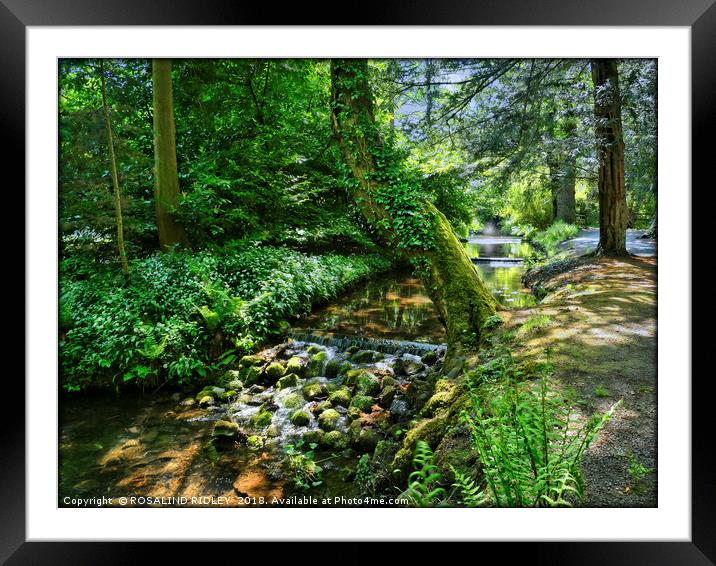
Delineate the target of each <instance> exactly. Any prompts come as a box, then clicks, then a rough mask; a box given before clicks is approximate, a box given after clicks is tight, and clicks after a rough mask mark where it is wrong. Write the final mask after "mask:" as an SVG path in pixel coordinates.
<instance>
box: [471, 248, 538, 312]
mask: <svg viewBox="0 0 716 566" xmlns="http://www.w3.org/2000/svg"><path fill="white" fill-rule="evenodd" d="M465 248H466V249H467V253H468V255H469V256H470V257H474V258H482V259H483V261H479V262H475V268H476V269H477V272H478V274H479V275H480V278H481V279H482V280H483V282H484V283H485V285H487V287H488V288H489V289H490V291H492V294H493V295H494V296H495V298H497V300H499V301H500V302H501V303H502V304H503V305H504V306H506V307H513V308H519V307H527V306H531V305H534V304H535V298H534V296H533V295H532V294H531V293H530V292H529V289H526V288H525V287H524V286H523V285H522V274H523V273H524V270H525V268H524V265H523V264H522V263H521V262H515V261H514V259H516V258H527V257H529V256H530V255H531V254H532V253H533V248H532V246H530V244H529V243H527V242H525V241H523V240H522V239H521V238H513V237H500V236H484V237H479V238H471V239H470V240H469V241H468V242H467V243H466V244H465ZM486 258H490V260H488V261H485V260H486ZM499 258H510V259H511V261H503V262H501V261H500V260H499Z"/></svg>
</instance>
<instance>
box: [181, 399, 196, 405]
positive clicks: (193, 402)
mask: <svg viewBox="0 0 716 566" xmlns="http://www.w3.org/2000/svg"><path fill="white" fill-rule="evenodd" d="M179 404H180V405H181V406H182V407H193V406H194V405H196V399H194V398H193V397H187V398H186V399H184V400H183V401H182V402H181V403H179Z"/></svg>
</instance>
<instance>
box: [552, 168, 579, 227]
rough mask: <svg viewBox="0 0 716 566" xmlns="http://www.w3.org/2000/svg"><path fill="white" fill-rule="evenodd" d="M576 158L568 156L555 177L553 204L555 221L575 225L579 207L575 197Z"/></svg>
mask: <svg viewBox="0 0 716 566" xmlns="http://www.w3.org/2000/svg"><path fill="white" fill-rule="evenodd" d="M576 161H577V160H576V158H575V157H574V156H572V155H566V156H565V157H564V159H563V160H562V162H561V163H560V166H559V169H558V172H557V174H556V175H555V176H554V177H553V185H552V204H553V208H554V220H555V221H556V220H562V221H564V222H566V223H568V224H574V223H575V222H576V220H577V205H576V200H575V196H574V187H575V183H576Z"/></svg>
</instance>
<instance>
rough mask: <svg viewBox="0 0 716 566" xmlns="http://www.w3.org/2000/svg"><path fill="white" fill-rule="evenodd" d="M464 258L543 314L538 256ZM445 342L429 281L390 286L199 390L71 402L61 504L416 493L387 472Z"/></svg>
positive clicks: (483, 241) (342, 302) (308, 321)
mask: <svg viewBox="0 0 716 566" xmlns="http://www.w3.org/2000/svg"><path fill="white" fill-rule="evenodd" d="M465 245H466V247H467V249H468V252H469V253H470V255H471V256H472V257H473V258H474V262H475V265H476V268H477V270H478V272H479V273H480V276H481V278H482V279H483V281H485V283H486V284H487V285H488V287H489V288H490V289H491V290H492V292H493V293H494V294H495V296H496V297H497V298H498V299H499V300H500V302H501V303H502V304H503V305H505V306H514V307H523V306H529V305H532V304H534V298H533V297H532V295H531V294H529V291H528V290H526V289H525V288H524V287H523V285H522V283H521V277H522V274H523V270H524V267H523V262H522V261H521V259H522V258H524V257H526V256H527V255H529V253H530V252H531V250H530V248H529V245H528V244H527V243H525V242H522V241H520V240H519V239H518V238H508V237H494V236H489V237H482V238H471V239H470V240H469V241H468V242H467V243H466V244H465ZM444 340H445V333H444V329H443V326H442V324H441V322H440V320H439V319H438V317H437V313H436V311H435V309H434V307H433V305H432V303H431V302H430V300H429V298H428V297H427V294H426V292H425V289H424V288H423V287H422V285H421V284H420V282H419V281H418V280H416V279H415V278H413V277H412V276H410V275H408V274H405V273H392V274H389V275H387V276H384V277H381V278H380V280H374V281H371V282H368V283H366V284H363V285H361V286H359V287H358V288H356V289H354V290H353V291H351V292H349V293H348V294H346V295H344V296H342V297H340V298H338V299H337V300H336V301H334V302H333V303H331V304H329V305H326V306H323V307H321V308H318V309H316V310H314V312H312V313H311V314H310V315H308V316H306V317H303V318H302V319H300V320H299V321H297V322H296V323H295V324H294V326H293V329H292V332H291V335H290V336H289V337H288V338H287V339H286V340H285V341H284V342H282V343H280V344H278V345H275V346H272V347H270V348H266V349H264V350H263V351H261V352H258V353H257V354H256V355H253V356H246V357H245V358H243V359H242V360H241V361H240V362H239V363H237V364H236V366H235V367H234V368H232V369H229V370H227V372H226V374H225V375H224V376H223V377H222V378H221V379H218V380H216V383H214V384H213V385H211V386H209V387H206V388H204V389H202V391H166V392H163V391H160V392H159V393H156V394H155V395H152V396H140V395H138V394H130V393H125V394H122V395H121V396H119V397H117V398H108V397H102V396H82V397H72V398H69V397H68V398H63V399H62V402H61V403H60V411H61V412H60V437H59V445H60V453H59V472H60V473H59V505H60V506H67V505H69V506H73V505H74V504H76V503H75V502H74V501H73V498H78V497H82V498H89V497H102V496H104V497H112V498H115V499H114V500H113V501H114V502H119V499H117V498H120V497H127V498H131V497H136V498H141V497H145V498H147V499H134V500H132V499H128V502H129V504H130V505H138V506H141V505H153V504H157V503H159V504H162V505H167V504H168V505H188V506H202V505H211V506H214V505H226V506H237V505H271V504H281V505H292V504H302V505H303V504H305V502H297V501H296V500H295V498H297V497H303V496H305V495H310V496H312V497H316V498H317V502H315V504H321V503H320V502H321V501H322V498H331V499H330V503H329V504H330V505H344V506H352V505H366V504H370V503H366V502H365V500H359V499H358V498H362V497H366V496H367V495H385V496H391V495H392V496H396V495H398V494H399V493H400V489H401V487H402V488H404V487H405V486H400V485H393V484H394V483H395V482H394V481H393V480H392V479H391V478H390V472H391V471H390V470H389V464H390V462H391V459H392V457H393V455H394V454H395V452H396V451H397V449H398V448H399V446H400V441H401V436H402V434H403V433H404V432H405V430H407V429H408V428H410V424H411V419H413V418H415V417H416V416H417V415H418V414H419V411H420V409H421V407H422V406H423V404H424V403H425V402H426V401H427V399H428V398H429V397H430V395H431V393H432V391H433V388H434V383H435V381H436V379H437V377H438V375H439V373H440V370H441V365H442V359H443V356H444V352H445V344H444ZM368 469H372V470H376V469H383V470H384V471H385V474H387V475H385V476H384V477H379V478H376V477H374V475H373V476H369V475H368V474H367V473H366V471H367V470H368ZM157 498H158V499H157ZM167 498H174V499H167ZM202 498H203V499H202ZM291 498H294V499H293V500H292V499H291ZM336 498H338V499H336ZM310 503H313V501H311V502H310ZM117 504H122V503H117Z"/></svg>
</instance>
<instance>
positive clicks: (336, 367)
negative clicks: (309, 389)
mask: <svg viewBox="0 0 716 566" xmlns="http://www.w3.org/2000/svg"><path fill="white" fill-rule="evenodd" d="M340 369H341V362H340V360H337V359H336V358H331V359H330V360H328V361H327V362H326V367H325V369H324V370H323V374H324V375H325V376H326V377H327V378H328V379H333V378H335V377H338V372H339V371H340Z"/></svg>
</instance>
